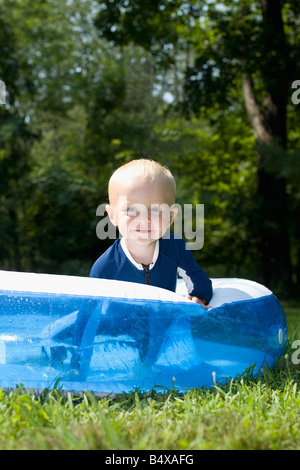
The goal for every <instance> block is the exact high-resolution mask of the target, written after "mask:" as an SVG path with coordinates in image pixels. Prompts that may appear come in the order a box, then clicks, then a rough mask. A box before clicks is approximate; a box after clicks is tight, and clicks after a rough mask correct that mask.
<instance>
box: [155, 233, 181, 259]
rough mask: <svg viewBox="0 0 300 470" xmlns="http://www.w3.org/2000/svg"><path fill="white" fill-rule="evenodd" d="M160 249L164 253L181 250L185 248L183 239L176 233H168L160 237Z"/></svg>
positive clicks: (173, 252)
mask: <svg viewBox="0 0 300 470" xmlns="http://www.w3.org/2000/svg"><path fill="white" fill-rule="evenodd" d="M160 249H161V250H162V251H163V252H165V253H172V254H173V255H174V254H175V253H177V252H182V250H185V249H186V243H185V241H184V240H183V239H182V238H181V237H180V236H179V235H177V234H176V233H169V234H167V236H163V237H162V238H161V239H160Z"/></svg>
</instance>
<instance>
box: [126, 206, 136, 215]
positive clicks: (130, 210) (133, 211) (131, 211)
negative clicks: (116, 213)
mask: <svg viewBox="0 0 300 470" xmlns="http://www.w3.org/2000/svg"><path fill="white" fill-rule="evenodd" d="M127 214H128V215H136V214H137V209H136V207H134V206H130V207H127Z"/></svg>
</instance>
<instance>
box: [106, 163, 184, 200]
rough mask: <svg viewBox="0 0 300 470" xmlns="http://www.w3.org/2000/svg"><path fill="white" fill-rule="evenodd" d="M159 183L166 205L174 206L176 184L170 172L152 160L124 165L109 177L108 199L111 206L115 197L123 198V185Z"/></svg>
mask: <svg viewBox="0 0 300 470" xmlns="http://www.w3.org/2000/svg"><path fill="white" fill-rule="evenodd" d="M155 182H158V183H161V185H162V186H163V187H164V191H165V197H166V198H167V201H165V202H166V203H167V204H170V205H172V204H174V203H175V198H176V183H175V180H174V178H173V175H172V173H171V172H170V170H169V169H168V168H167V167H165V166H162V165H161V164H160V163H157V162H155V161H154V160H148V159H145V158H141V159H138V160H132V161H131V162H129V163H125V165H122V166H121V167H120V168H118V169H117V170H116V171H115V172H114V173H113V174H112V176H111V178H110V180H109V183H108V197H109V202H110V204H113V203H114V201H115V199H116V197H119V196H123V195H124V194H123V192H122V190H123V189H124V185H126V186H128V185H129V184H130V185H137V184H138V183H139V184H141V185H144V184H149V183H150V184H151V183H155Z"/></svg>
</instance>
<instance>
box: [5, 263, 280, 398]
mask: <svg viewBox="0 0 300 470" xmlns="http://www.w3.org/2000/svg"><path fill="white" fill-rule="evenodd" d="M212 281H213V288H214V295H213V298H212V301H211V305H212V308H211V309H210V310H206V309H204V308H203V307H201V306H200V305H198V304H195V303H193V302H191V301H189V300H188V299H186V298H185V296H184V293H185V292H184V289H185V288H184V284H182V283H181V282H179V283H178V292H176V293H173V292H170V291H166V290H164V289H160V288H156V287H152V286H147V285H141V284H134V283H128V282H119V281H111V280H104V279H91V278H83V277H73V276H58V275H47V274H32V273H18V272H7V271H0V286H1V290H0V387H4V388H14V387H16V385H20V384H23V386H24V387H26V388H30V389H44V388H52V387H53V386H54V384H55V383H56V382H57V380H58V379H60V380H59V385H60V386H61V387H62V389H63V390H70V391H74V392H76V391H82V390H90V391H92V392H96V393H104V394H107V393H119V392H123V391H130V390H134V389H136V388H137V387H138V388H139V389H140V390H149V389H151V388H153V387H158V389H159V386H162V387H167V388H173V384H174V385H175V387H176V388H177V389H178V390H180V391H185V390H187V389H190V388H198V387H202V386H204V387H210V386H211V385H212V384H214V383H216V382H221V381H222V380H224V378H227V377H228V378H230V377H233V378H234V377H236V376H237V375H240V374H243V373H244V371H245V370H246V369H247V368H249V367H250V366H253V367H254V373H256V374H257V373H259V372H260V370H261V369H262V368H263V367H264V365H266V364H268V366H270V367H273V366H274V365H275V362H276V360H277V358H279V357H280V356H281V355H282V354H283V352H284V348H285V344H286V341H287V325H286V320H285V315H284V312H283V310H282V308H281V305H280V303H279V301H278V300H277V298H276V297H275V295H274V294H273V293H272V292H271V291H269V290H268V289H267V288H266V287H264V286H262V285H260V284H257V283H255V282H252V281H247V280H243V279H213V280H212Z"/></svg>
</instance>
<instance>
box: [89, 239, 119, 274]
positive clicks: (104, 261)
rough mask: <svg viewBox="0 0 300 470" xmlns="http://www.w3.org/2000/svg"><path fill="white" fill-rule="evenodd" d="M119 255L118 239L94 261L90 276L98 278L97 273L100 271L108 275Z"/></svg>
mask: <svg viewBox="0 0 300 470" xmlns="http://www.w3.org/2000/svg"><path fill="white" fill-rule="evenodd" d="M120 254H121V250H120V239H118V240H116V241H115V242H114V243H113V244H112V245H111V246H110V247H109V248H107V250H106V251H105V252H104V253H102V255H100V256H99V258H98V259H97V260H96V261H95V263H94V264H93V266H92V269H91V272H90V276H91V277H94V276H95V277H99V273H100V272H102V270H103V271H104V272H107V273H108V272H109V268H110V267H111V266H112V264H114V263H118V258H119V257H120Z"/></svg>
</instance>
